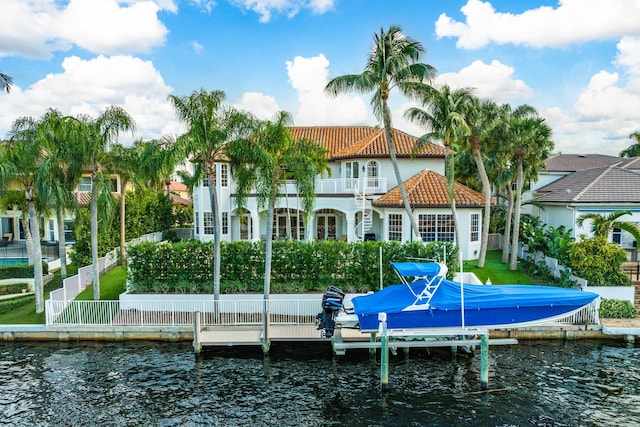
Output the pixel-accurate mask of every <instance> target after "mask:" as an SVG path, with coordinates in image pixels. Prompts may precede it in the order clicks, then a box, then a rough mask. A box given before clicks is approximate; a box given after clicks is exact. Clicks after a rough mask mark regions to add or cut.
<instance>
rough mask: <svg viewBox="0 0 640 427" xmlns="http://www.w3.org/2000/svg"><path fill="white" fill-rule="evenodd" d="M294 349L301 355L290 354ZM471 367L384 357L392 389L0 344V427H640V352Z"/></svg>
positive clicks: (265, 370) (503, 352)
mask: <svg viewBox="0 0 640 427" xmlns="http://www.w3.org/2000/svg"><path fill="white" fill-rule="evenodd" d="M292 346H296V347H295V348H293V347H292ZM479 362H480V358H479V354H477V355H476V356H469V355H466V354H465V353H463V352H462V351H460V352H459V353H458V356H457V357H456V358H455V360H453V359H452V357H451V353H450V352H449V351H445V350H443V349H440V350H431V352H427V351H426V350H419V349H412V350H411V354H410V355H409V357H408V358H407V357H405V356H404V355H403V354H402V353H401V352H399V353H398V355H397V356H393V357H392V358H391V367H390V390H389V391H388V392H386V393H382V392H381V391H380V387H379V365H378V364H377V362H376V361H375V360H370V359H369V357H368V354H367V353H366V352H363V351H357V352H356V351H353V352H351V353H349V352H347V355H346V356H343V357H338V358H333V357H332V356H331V353H330V351H329V350H328V346H322V347H320V346H317V345H316V346H309V345H305V346H300V345H296V344H289V347H288V348H282V347H281V346H279V345H278V344H274V345H273V346H272V353H271V356H270V357H269V358H266V359H265V358H263V357H262V355H261V353H260V352H259V350H250V349H246V348H244V349H238V348H233V349H228V350H224V351H220V350H218V351H214V352H208V353H205V354H204V355H203V357H201V358H200V359H199V360H196V358H195V357H194V354H193V352H192V348H191V345H190V343H156V342H124V343H122V342H121V343H95V342H79V343H59V342H51V343H47V342H45V343H31V342H29V343H24V342H21V343H0V425H11V426H76V425H77V426H209V425H211V426H596V425H597V426H599V425H612V426H614V425H615V426H631V425H640V349H638V348H634V347H627V346H625V345H624V344H618V343H614V342H602V341H574V342H562V341H521V342H520V344H518V345H515V346H504V347H497V346H496V347H491V348H490V373H489V390H488V391H486V392H481V391H480V385H479Z"/></svg>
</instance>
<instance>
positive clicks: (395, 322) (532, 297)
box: [316, 262, 598, 338]
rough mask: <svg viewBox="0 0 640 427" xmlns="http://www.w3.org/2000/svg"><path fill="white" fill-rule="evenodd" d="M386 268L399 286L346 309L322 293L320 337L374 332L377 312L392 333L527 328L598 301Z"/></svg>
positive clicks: (335, 292) (334, 291)
mask: <svg viewBox="0 0 640 427" xmlns="http://www.w3.org/2000/svg"><path fill="white" fill-rule="evenodd" d="M391 267H392V268H393V269H394V270H395V272H396V273H397V274H398V276H399V277H400V280H401V282H402V283H400V284H397V285H392V286H389V287H387V288H384V289H382V290H380V291H378V292H375V293H370V294H367V295H361V296H356V297H354V298H352V299H351V300H350V304H349V301H345V293H344V292H342V291H341V290H340V289H339V288H336V287H333V286H332V287H330V288H329V289H328V290H327V292H325V294H324V295H323V298H322V308H323V311H322V312H321V313H319V314H318V316H317V318H316V325H317V328H318V329H320V330H322V331H323V332H322V334H323V336H324V337H325V338H331V337H332V336H333V333H334V329H335V328H336V327H338V328H357V329H360V330H361V331H362V332H375V331H377V330H378V328H379V323H380V322H379V320H378V315H379V313H386V327H387V329H392V330H435V329H437V330H443V329H460V328H462V329H464V328H482V329H502V328H518V327H528V326H534V325H540V324H544V323H548V322H553V321H556V320H559V319H562V318H565V317H567V316H570V315H572V314H574V313H576V312H578V311H579V310H581V309H582V308H583V307H585V306H586V305H588V304H590V303H592V302H593V301H594V300H596V298H598V294H595V293H592V292H586V291H582V290H579V289H568V288H558V287H553V286H541V285H487V284H484V285H483V284H480V285H478V284H468V283H461V282H457V281H453V280H449V279H447V278H446V276H447V271H448V270H447V266H446V265H445V264H443V263H439V262H392V263H391ZM461 307H464V310H462V309H461Z"/></svg>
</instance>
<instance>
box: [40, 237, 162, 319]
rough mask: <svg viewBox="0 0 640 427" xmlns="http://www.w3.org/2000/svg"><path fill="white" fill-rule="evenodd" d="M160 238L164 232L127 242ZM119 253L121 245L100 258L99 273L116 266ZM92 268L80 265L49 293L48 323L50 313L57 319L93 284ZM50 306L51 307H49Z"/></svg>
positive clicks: (129, 243) (47, 305) (155, 240)
mask: <svg viewBox="0 0 640 427" xmlns="http://www.w3.org/2000/svg"><path fill="white" fill-rule="evenodd" d="M160 240H162V232H156V233H149V234H145V235H144V236H141V237H138V238H136V239H132V240H131V241H129V242H128V243H127V245H135V244H138V243H140V242H157V241H160ZM119 253H120V247H119V246H118V247H116V248H115V249H113V250H112V251H110V252H108V253H107V254H106V255H105V256H103V257H102V258H98V274H100V275H102V274H104V273H106V272H108V271H110V270H111V269H112V268H114V267H116V266H117V265H118V263H119V260H118V255H119ZM91 269H92V266H91V265H87V266H84V267H80V268H79V269H78V272H77V273H76V274H75V275H73V276H70V277H67V278H65V279H64V280H63V281H62V287H61V288H60V289H56V290H55V291H52V292H51V293H50V294H49V300H47V304H46V307H47V325H48V324H49V319H50V315H51V319H55V318H56V317H57V316H58V315H59V314H60V313H62V312H63V311H64V309H65V307H66V306H65V304H68V303H69V302H70V301H72V300H73V299H74V298H75V297H77V296H78V295H79V294H80V292H82V291H84V290H85V289H86V288H87V287H88V286H89V285H91V284H92V282H93V277H92V273H91ZM49 301H52V302H55V304H48V303H49ZM50 306H51V309H49V307H50ZM49 310H51V313H49Z"/></svg>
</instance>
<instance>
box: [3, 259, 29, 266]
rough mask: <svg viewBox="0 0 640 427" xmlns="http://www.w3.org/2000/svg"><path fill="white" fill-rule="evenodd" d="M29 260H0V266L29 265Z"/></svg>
mask: <svg viewBox="0 0 640 427" xmlns="http://www.w3.org/2000/svg"><path fill="white" fill-rule="evenodd" d="M28 262H29V258H0V265H15V264H27V263H28Z"/></svg>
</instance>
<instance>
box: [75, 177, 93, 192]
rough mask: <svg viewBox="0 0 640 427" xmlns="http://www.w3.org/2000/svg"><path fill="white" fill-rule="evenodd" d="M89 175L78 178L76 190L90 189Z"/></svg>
mask: <svg viewBox="0 0 640 427" xmlns="http://www.w3.org/2000/svg"><path fill="white" fill-rule="evenodd" d="M91 187H92V186H91V177H90V176H83V177H82V178H80V184H78V191H91Z"/></svg>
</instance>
